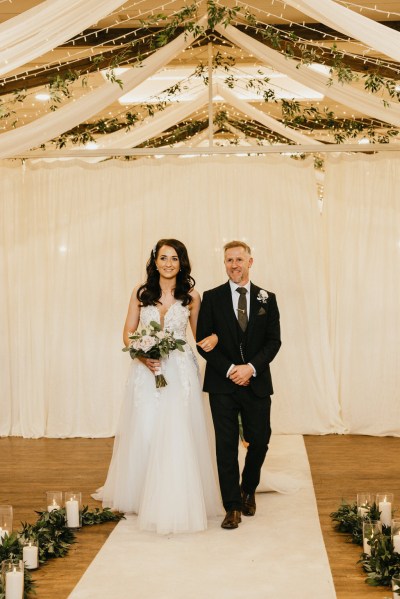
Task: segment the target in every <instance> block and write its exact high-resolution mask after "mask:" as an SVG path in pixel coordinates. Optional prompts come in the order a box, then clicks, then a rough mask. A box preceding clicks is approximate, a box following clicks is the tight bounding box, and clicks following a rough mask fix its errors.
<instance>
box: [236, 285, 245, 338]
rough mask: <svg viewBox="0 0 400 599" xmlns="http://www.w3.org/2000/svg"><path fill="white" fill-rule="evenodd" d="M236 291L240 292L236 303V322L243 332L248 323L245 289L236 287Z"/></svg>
mask: <svg viewBox="0 0 400 599" xmlns="http://www.w3.org/2000/svg"><path fill="white" fill-rule="evenodd" d="M236 291H237V292H238V293H239V294H240V297H239V303H238V322H239V325H240V328H241V329H242V331H243V332H245V330H246V329H247V323H248V318H247V300H246V293H247V289H246V288H245V287H238V288H237V289H236Z"/></svg>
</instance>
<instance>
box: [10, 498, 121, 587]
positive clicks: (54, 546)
mask: <svg viewBox="0 0 400 599" xmlns="http://www.w3.org/2000/svg"><path fill="white" fill-rule="evenodd" d="M36 513H37V514H38V519H37V521H36V523H35V524H28V523H26V522H23V523H22V528H21V530H20V531H18V532H13V533H12V534H10V535H7V534H6V535H5V536H4V537H3V539H2V542H1V543H0V563H1V562H2V561H3V560H6V559H19V560H22V552H23V545H24V544H25V543H27V542H29V541H32V542H35V543H37V544H38V547H39V563H40V564H45V563H46V562H47V560H49V559H52V558H56V557H64V556H65V555H66V554H67V553H68V551H69V548H70V546H71V545H72V543H76V535H75V533H74V531H73V530H72V529H71V528H69V527H68V526H67V518H66V513H65V508H62V509H59V510H53V511H52V512H47V511H43V512H36ZM121 518H124V515H123V514H120V513H115V512H112V511H111V510H110V509H109V508H105V509H103V510H100V509H99V508H95V509H94V510H89V508H88V506H84V507H83V509H82V526H93V525H94V524H103V523H105V522H118V521H119V520H121ZM34 586H35V583H34V582H33V580H32V576H31V571H30V570H27V569H26V568H25V570H24V599H26V598H27V597H29V595H30V594H31V593H35V591H34ZM0 599H5V589H4V588H3V581H2V580H1V579H0Z"/></svg>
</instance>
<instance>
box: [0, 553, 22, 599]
mask: <svg viewBox="0 0 400 599" xmlns="http://www.w3.org/2000/svg"><path fill="white" fill-rule="evenodd" d="M1 578H2V583H3V589H4V591H5V599H22V598H23V596H24V562H23V561H22V560H19V559H5V560H4V561H2V563H1Z"/></svg>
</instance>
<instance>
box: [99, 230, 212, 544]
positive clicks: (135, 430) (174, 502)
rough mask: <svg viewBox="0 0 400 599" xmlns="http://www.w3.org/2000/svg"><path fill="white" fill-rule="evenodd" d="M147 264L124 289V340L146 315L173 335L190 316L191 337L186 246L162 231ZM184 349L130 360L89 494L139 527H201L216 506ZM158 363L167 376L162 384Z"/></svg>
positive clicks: (194, 306) (193, 316) (194, 312)
mask: <svg viewBox="0 0 400 599" xmlns="http://www.w3.org/2000/svg"><path fill="white" fill-rule="evenodd" d="M146 270H147V280H146V282H145V283H144V284H143V285H140V286H138V287H136V288H135V289H134V290H133V293H132V296H131V300H130V304H129V309H128V314H127V318H126V322H125V327H124V334H123V338H124V343H125V345H126V346H127V345H128V344H129V333H131V332H133V331H136V330H137V329H138V327H139V325H140V324H141V325H143V326H147V325H149V324H150V322H151V321H156V322H158V323H159V324H160V325H161V327H162V328H163V329H168V330H169V331H171V332H173V333H174V335H175V337H176V338H177V339H186V329H187V324H188V322H189V324H190V327H191V329H192V332H193V335H194V337H196V325H197V317H198V313H199V308H200V296H199V294H198V292H197V291H196V290H195V289H194V280H193V278H192V277H191V276H190V272H191V268H190V262H189V258H188V254H187V250H186V247H185V246H184V245H183V243H181V242H180V241H178V240H176V239H161V240H160V241H158V243H157V244H156V246H155V247H154V248H153V250H152V252H151V255H150V258H149V260H148V262H147V266H146ZM217 342H218V338H217V337H216V335H211V336H210V337H207V338H206V339H203V340H202V341H200V343H199V345H201V347H202V348H203V349H204V350H205V351H210V350H212V349H213V348H214V347H215V345H216V343H217ZM184 350H185V351H184V352H180V351H176V350H175V351H173V352H171V353H170V355H169V357H168V358H166V359H163V360H161V361H158V360H154V359H150V358H138V359H135V360H133V361H132V364H131V370H130V373H129V376H128V380H127V384H126V392H125V398H124V402H123V405H122V410H121V415H120V421H119V425H118V430H117V434H116V437H115V442H114V449H113V455H112V459H111V464H110V467H109V471H108V475H107V479H106V482H105V484H104V487H103V488H102V489H99V491H98V492H97V493H96V494H95V495H94V497H95V498H96V499H100V500H101V501H102V502H103V506H104V507H110V508H112V509H114V510H119V511H121V512H125V513H136V514H138V526H139V528H140V529H142V530H151V531H156V532H158V533H161V534H167V533H171V532H173V533H180V532H196V531H200V530H204V529H205V528H207V518H208V517H213V516H216V515H218V514H221V499H220V493H219V489H218V486H217V482H216V478H215V473H214V468H213V459H212V457H211V452H210V443H209V439H208V435H207V426H206V421H205V415H204V409H203V403H202V402H203V399H202V392H201V384H200V380H199V370H198V365H197V361H196V357H195V355H194V353H193V351H192V349H191V347H190V345H189V344H186V345H185V346H184ZM158 368H161V370H162V372H163V374H164V376H165V378H166V380H167V386H166V387H163V388H161V389H157V388H156V385H155V378H154V376H155V371H156V370H157V369H158Z"/></svg>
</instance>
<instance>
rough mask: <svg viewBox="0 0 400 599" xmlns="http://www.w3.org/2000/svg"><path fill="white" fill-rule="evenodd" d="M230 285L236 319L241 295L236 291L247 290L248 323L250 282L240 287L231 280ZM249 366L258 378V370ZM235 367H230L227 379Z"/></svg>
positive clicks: (248, 314)
mask: <svg viewBox="0 0 400 599" xmlns="http://www.w3.org/2000/svg"><path fill="white" fill-rule="evenodd" d="M229 285H230V288H231V293H232V304H233V309H234V311H235V316H236V318H237V317H238V306H239V297H240V293H238V292H237V291H236V289H239V287H244V288H245V289H247V293H246V304H247V321H248V320H249V318H250V281H248V282H247V283H246V285H238V284H237V283H234V282H233V281H232V280H231V279H229ZM248 365H249V366H251V367H252V369H253V376H256V374H257V372H256V369H255V368H254V366H253V364H251V363H250V362H248ZM234 366H235V364H232V365H231V366H230V367H229V369H228V372H227V373H226V376H227V378H228V377H229V374H230V373H231V370H232V368H233V367H234Z"/></svg>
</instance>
